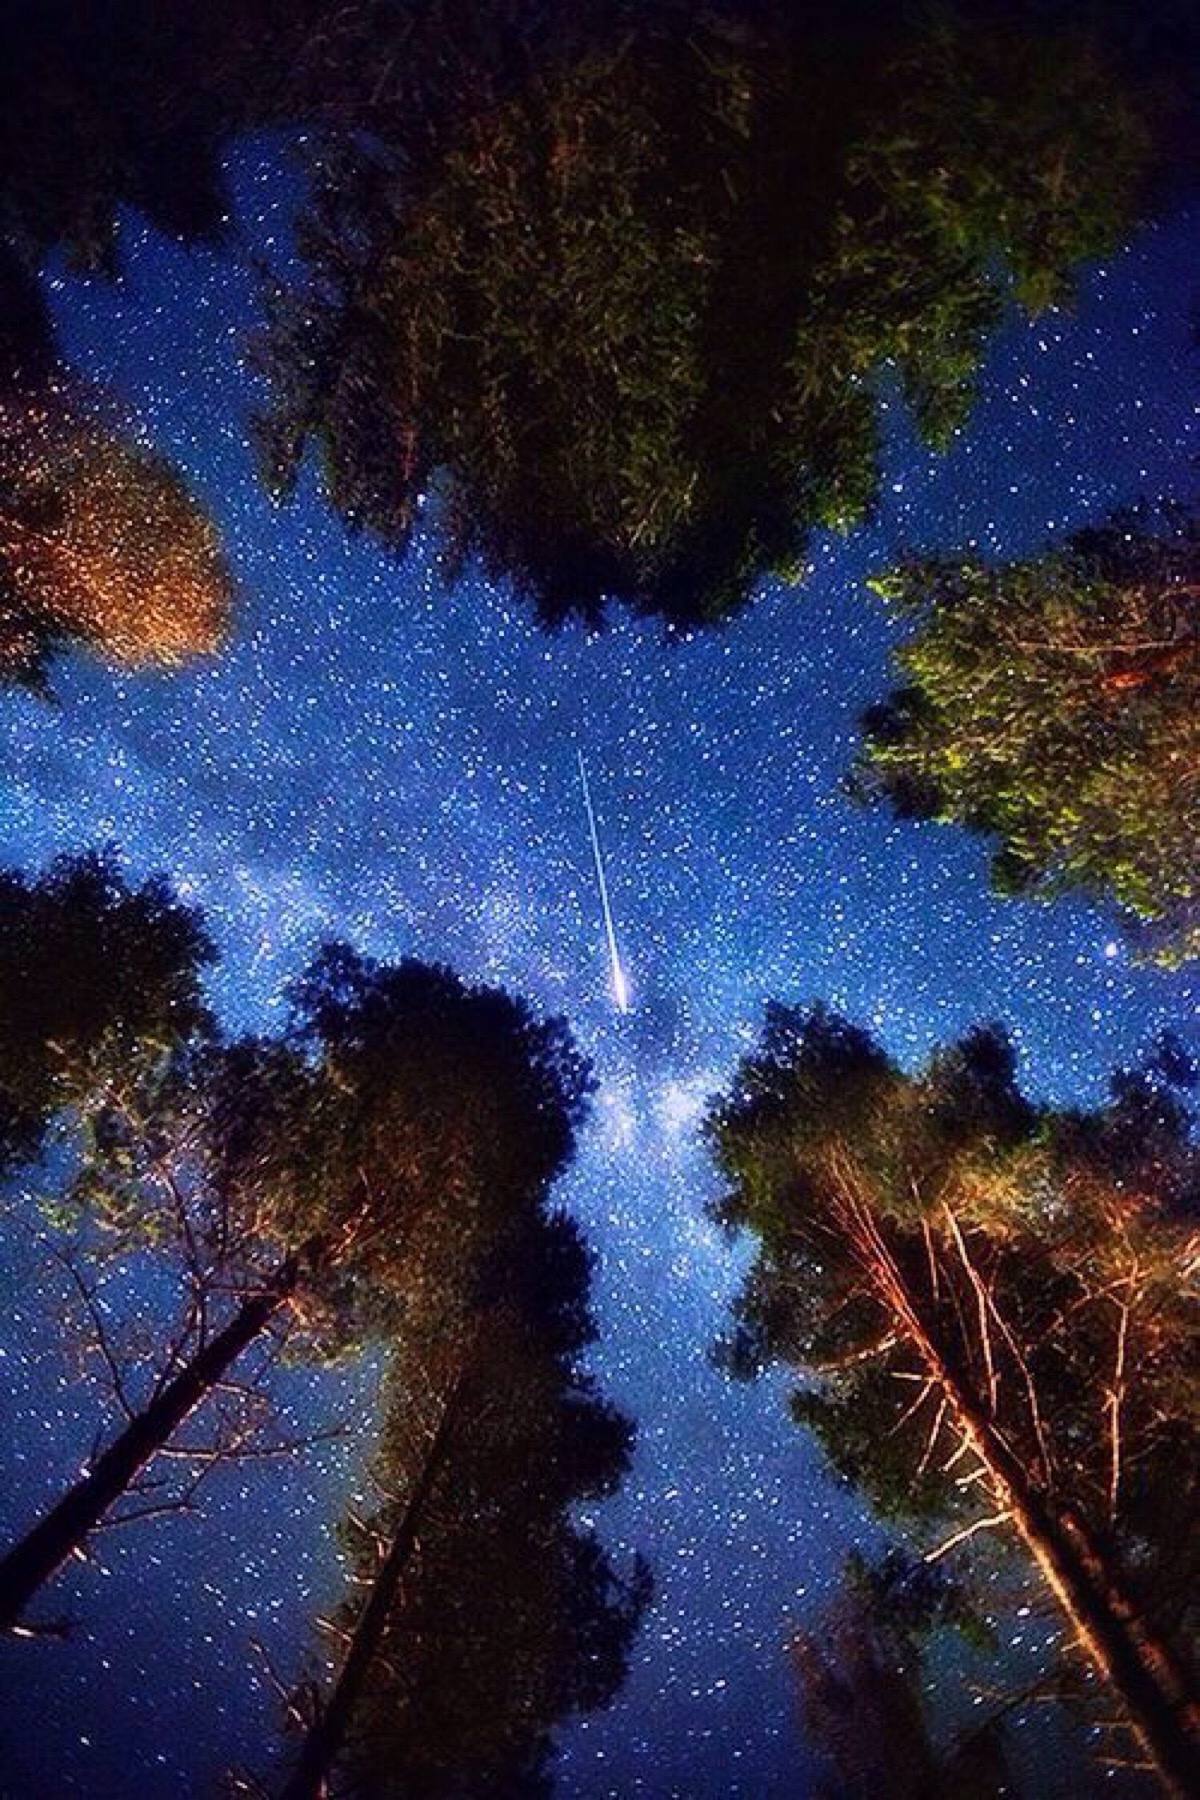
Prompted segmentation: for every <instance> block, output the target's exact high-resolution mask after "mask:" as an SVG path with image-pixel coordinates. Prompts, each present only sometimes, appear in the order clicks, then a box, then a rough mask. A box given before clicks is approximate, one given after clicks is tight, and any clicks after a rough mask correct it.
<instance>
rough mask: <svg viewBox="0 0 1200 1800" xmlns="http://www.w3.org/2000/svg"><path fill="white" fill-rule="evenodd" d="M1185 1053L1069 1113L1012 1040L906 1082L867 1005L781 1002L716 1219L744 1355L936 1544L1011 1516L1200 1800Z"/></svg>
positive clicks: (741, 1115)
mask: <svg viewBox="0 0 1200 1800" xmlns="http://www.w3.org/2000/svg"><path fill="white" fill-rule="evenodd" d="M1177 1064H1178V1058H1177V1056H1176V1054H1175V1053H1174V1051H1173V1050H1172V1052H1171V1054H1169V1055H1168V1056H1167V1057H1166V1058H1165V1059H1164V1058H1163V1057H1162V1056H1160V1057H1159V1059H1158V1060H1157V1062H1155V1063H1153V1064H1149V1065H1147V1067H1146V1068H1144V1069H1143V1070H1141V1071H1138V1072H1133V1073H1130V1074H1126V1075H1123V1076H1121V1077H1120V1078H1119V1079H1118V1081H1117V1083H1116V1086H1115V1088H1114V1095H1113V1099H1112V1101H1111V1103H1110V1104H1109V1106H1107V1107H1106V1108H1102V1109H1100V1110H1099V1111H1098V1112H1096V1113H1094V1114H1090V1115H1089V1114H1071V1113H1062V1112H1054V1111H1052V1110H1049V1109H1039V1108H1035V1107H1033V1106H1032V1105H1030V1103H1029V1102H1028V1101H1027V1100H1026V1099H1025V1098H1024V1096H1023V1095H1022V1094H1021V1093H1020V1090H1019V1089H1018V1087H1017V1085H1016V1082H1015V1076H1014V1065H1013V1058H1012V1053H1011V1049H1010V1048H1009V1046H1008V1044H1007V1041H1006V1040H1005V1039H1004V1037H1003V1035H1002V1034H1000V1033H998V1032H997V1031H996V1030H995V1029H994V1028H991V1029H981V1030H976V1031H974V1032H972V1033H970V1034H968V1035H967V1037H965V1038H964V1039H963V1040H962V1041H961V1042H960V1043H959V1044H958V1045H956V1046H954V1047H953V1048H952V1049H951V1050H949V1051H946V1052H943V1053H941V1054H940V1055H938V1056H936V1057H934V1058H933V1060H932V1061H931V1062H930V1064H929V1065H928V1066H927V1067H926V1068H925V1069H924V1070H922V1071H920V1072H919V1073H917V1074H915V1075H908V1074H905V1073H903V1072H902V1071H901V1070H900V1069H898V1068H897V1067H896V1066H895V1065H894V1064H893V1063H892V1062H891V1061H890V1060H889V1059H888V1058H887V1057H886V1056H885V1054H884V1053H883V1051H882V1050H881V1049H880V1048H879V1047H878V1045H876V1044H875V1043H874V1042H873V1041H872V1040H871V1038H870V1037H869V1036H868V1035H867V1034H865V1033H863V1032H861V1031H859V1030H858V1029H857V1028H856V1027H854V1026H852V1025H850V1024H848V1023H847V1022H846V1021H845V1020H842V1019H839V1018H837V1017H836V1016H835V1015H831V1014H829V1013H828V1012H826V1011H824V1010H823V1009H821V1008H819V1007H818V1008H815V1009H813V1010H812V1011H809V1012H802V1011H794V1010H789V1009H786V1008H782V1007H775V1008H772V1009H771V1011H770V1013H769V1015H768V1021H767V1026H766V1030H765V1033H764V1036H763V1039H762V1043H761V1045H760V1047H759V1050H758V1051H757V1052H756V1053H755V1054H753V1055H751V1056H750V1057H748V1058H747V1059H746V1060H745V1061H744V1062H743V1064H742V1065H741V1067H740V1068H739V1070H738V1072H737V1075H736V1076H735V1078H734V1082H733V1084H732V1086H731V1088H730V1091H729V1093H728V1095H727V1096H726V1097H725V1098H724V1099H723V1100H722V1101H720V1102H718V1103H717V1105H716V1106H715V1107H714V1109H713V1112H712V1114H711V1115H710V1120H709V1133H710V1138H711V1142H712V1145H713V1148H714V1151H715V1154H716V1157H717V1161H718V1164H719V1166H720V1167H721V1169H722V1171H723V1173H724V1174H725V1175H726V1177H727V1178H728V1179H729V1182H730V1191H729V1194H728V1197H727V1198H726V1199H725V1201H724V1202H723V1203H722V1205H721V1207H720V1209H719V1211H720V1216H721V1217H723V1218H724V1220H725V1221H726V1222H727V1223H728V1224H729V1225H730V1226H732V1227H735V1228H736V1227H744V1228H748V1229H750V1230H751V1231H752V1232H753V1233H754V1235H755V1237H756V1238H757V1240H758V1250H757V1256H756V1261H755V1264H754V1266H753V1269H752V1271H751V1274H750V1276H749V1278H748V1282H747V1285H746V1288H745V1291H744V1293H743V1295H742V1298H741V1301H740V1303H739V1309H738V1310H739V1327H738V1332H737V1338H738V1340H739V1341H738V1343H737V1346H736V1356H735V1361H736V1362H738V1363H740V1365H741V1367H742V1368H753V1367H754V1366H756V1365H758V1364H760V1363H761V1362H762V1361H763V1360H765V1359H768V1358H771V1357H774V1356H779V1357H782V1358H784V1359H785V1360H786V1361H788V1362H790V1363H792V1364H794V1365H795V1366H797V1367H798V1368H801V1369H802V1370H803V1371H804V1372H805V1377H806V1378H805V1382H804V1385H803V1387H802V1388H801V1389H800V1391H799V1392H798V1393H797V1395H796V1396H795V1397H794V1400H793V1410H794V1412H795V1415H796V1417H797V1419H798V1420H799V1421H801V1422H803V1423H805V1424H807V1425H808V1426H810V1428H812V1429H814V1430H815V1432H816V1434H817V1436H818V1438H819V1439H820V1440H821V1441H822V1442H823V1444H824V1445H825V1447H826V1449H827V1451H828V1452H829V1454H830V1455H831V1458H832V1460H833V1462H834V1465H835V1467H837V1468H838V1469H839V1470H840V1472H841V1473H842V1474H843V1475H845V1476H846V1477H848V1478H852V1479H855V1480H857V1481H859V1482H861V1483H862V1485H863V1486H864V1487H865V1489H866V1491H867V1493H868V1495H869V1496H870V1498H871V1499H872V1500H873V1501H874V1502H875V1503H876V1504H877V1505H878V1506H879V1507H880V1508H881V1509H882V1510H883V1511H884V1512H885V1513H892V1514H896V1515H901V1516H903V1515H905V1514H907V1515H909V1516H910V1517H915V1518H916V1519H917V1520H924V1521H925V1522H926V1524H928V1523H929V1522H931V1521H932V1520H934V1519H937V1518H939V1517H940V1518H942V1519H943V1520H944V1521H945V1522H946V1523H947V1524H950V1525H952V1526H953V1530H952V1531H951V1533H950V1535H949V1537H947V1538H946V1539H945V1541H944V1542H943V1543H941V1544H940V1545H939V1546H937V1548H936V1549H932V1550H930V1551H929V1552H927V1554H928V1556H929V1557H930V1559H931V1560H937V1559H938V1558H939V1557H940V1556H941V1555H943V1554H945V1553H947V1552H949V1551H950V1550H952V1549H954V1548H955V1547H956V1546H957V1545H958V1544H960V1543H963V1542H965V1541H967V1540H968V1539H969V1538H970V1537H972V1536H974V1535H975V1534H976V1533H978V1532H979V1531H981V1530H983V1529H1004V1530H1007V1531H1008V1532H1009V1533H1010V1534H1011V1537H1012V1539H1014V1540H1015V1541H1016V1543H1017V1544H1018V1545H1019V1546H1020V1547H1021V1549H1022V1550H1023V1552H1024V1553H1025V1555H1026V1556H1027V1557H1028V1558H1029V1559H1030V1561H1031V1562H1032V1564H1033V1566H1034V1568H1035V1569H1036V1571H1037V1573H1038V1574H1039V1575H1040V1576H1041V1578H1042V1580H1043V1581H1044V1582H1045V1583H1046V1586H1047V1588H1048V1589H1049V1591H1050V1594H1051V1595H1052V1597H1053V1598H1054V1600H1055V1602H1056V1603H1057V1605H1058V1606H1059V1608H1060V1609H1061V1611H1062V1613H1063V1615H1064V1617H1065V1618H1066V1620H1067V1622H1068V1624H1069V1627H1070V1629H1071V1631H1072V1633H1073V1635H1074V1637H1075V1638H1076V1640H1077V1642H1078V1644H1079V1647H1080V1650H1081V1652H1082V1653H1083V1655H1084V1656H1085V1657H1086V1658H1087V1659H1088V1660H1089V1661H1090V1662H1091V1663H1092V1665H1093V1666H1094V1668H1095V1669H1096V1670H1097V1672H1098V1673H1099V1674H1100V1675H1101V1676H1102V1677H1103V1678H1104V1680H1105V1681H1106V1682H1107V1684H1108V1686H1109V1687H1110V1689H1111V1690H1112V1691H1113V1692H1114V1693H1115V1695H1116V1696H1117V1698H1118V1699H1119V1701H1120V1702H1121V1703H1122V1704H1123V1707H1124V1709H1125V1713H1126V1716H1127V1717H1128V1720H1129V1724H1130V1728H1131V1729H1132V1731H1133V1732H1134V1734H1135V1736H1136V1737H1137V1739H1138V1741H1139V1743H1140V1745H1141V1747H1142V1750H1143V1752H1144V1754H1145V1755H1146V1757H1147V1758H1148V1759H1149V1761H1150V1762H1151V1763H1152V1765H1153V1767H1154V1768H1155V1770H1156V1772H1157V1773H1158V1775H1159V1778H1160V1780H1161V1782H1162V1785H1163V1787H1164V1788H1165V1789H1166V1790H1167V1791H1168V1792H1172V1793H1176V1794H1193V1793H1195V1792H1196V1787H1195V1770H1196V1768H1197V1766H1198V1765H1197V1757H1196V1752H1197V1747H1198V1745H1200V1702H1198V1701H1197V1698H1196V1695H1197V1687H1198V1681H1197V1660H1198V1658H1197V1650H1198V1646H1197V1644H1196V1640H1195V1631H1194V1621H1191V1620H1190V1619H1189V1615H1188V1606H1189V1601H1188V1599H1187V1598H1186V1596H1188V1595H1193V1596H1194V1592H1195V1584H1196V1577H1197V1572H1198V1571H1197V1565H1196V1561H1195V1558H1196V1545H1195V1539H1194V1534H1191V1535H1189V1532H1188V1528H1187V1525H1186V1522H1185V1519H1184V1516H1183V1513H1182V1512H1181V1507H1182V1508H1183V1511H1184V1512H1186V1508H1187V1504H1188V1503H1187V1501H1186V1500H1182V1499H1181V1496H1182V1495H1183V1494H1185V1493H1187V1492H1189V1491H1190V1489H1191V1487H1192V1486H1194V1482H1195V1478H1196V1475H1197V1472H1198V1470H1200V1437H1198V1434H1197V1432H1196V1416H1197V1409H1196V1367H1197V1364H1196V1335H1195V1315H1194V1295H1193V1294H1192V1293H1191V1292H1190V1291H1189V1289H1188V1286H1187V1283H1188V1280H1189V1272H1191V1273H1193V1274H1194V1270H1195V1259H1196V1253H1197V1242H1196V1229H1195V1223H1194V1219H1195V1203H1196V1197H1197V1193H1198V1191H1200V1161H1198V1154H1197V1150H1196V1148H1195V1146H1194V1143H1193V1142H1192V1139H1191V1136H1190V1131H1189V1125H1188V1117H1187V1113H1186V1109H1185V1108H1184V1107H1183V1106H1182V1104H1181V1101H1180V1099H1179V1096H1178V1094H1177V1093H1176V1091H1175V1087H1174V1086H1173V1083H1174V1082H1175V1081H1176V1078H1177V1077H1178V1074H1179V1072H1180V1071H1179V1068H1178V1066H1177ZM1134 1470H1136V1475H1134V1474H1133V1471H1134ZM981 1507H982V1508H983V1510H982V1511H981V1510H980V1509H981Z"/></svg>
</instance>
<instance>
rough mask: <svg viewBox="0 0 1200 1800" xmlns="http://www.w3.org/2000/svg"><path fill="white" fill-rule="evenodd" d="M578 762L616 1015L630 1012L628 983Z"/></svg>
mask: <svg viewBox="0 0 1200 1800" xmlns="http://www.w3.org/2000/svg"><path fill="white" fill-rule="evenodd" d="M575 754H576V756H577V757H578V758H579V781H580V785H581V786H582V788H583V804H584V808H585V810H586V812H587V822H588V833H589V835H590V837H591V840H592V859H593V861H594V862H595V864H596V886H597V887H598V888H599V890H600V910H601V911H602V913H603V914H604V936H605V938H606V940H607V943H608V962H609V968H610V971H611V974H612V991H613V999H614V1001H615V1002H616V1007H617V1011H618V1012H622V1013H627V1012H628V1011H629V983H628V981H627V980H626V978H625V970H624V969H623V968H622V966H621V952H620V951H619V950H618V948H617V932H616V927H615V926H614V924H613V911H612V904H611V902H610V900H609V897H608V882H607V880H606V879H605V875H604V857H603V855H602V853H601V850H600V833H599V831H598V830H597V829H596V809H595V807H594V806H593V805H592V790H591V786H590V784H589V782H588V773H587V765H586V764H585V762H584V760H583V751H582V750H579V749H577V750H576V752H575Z"/></svg>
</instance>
